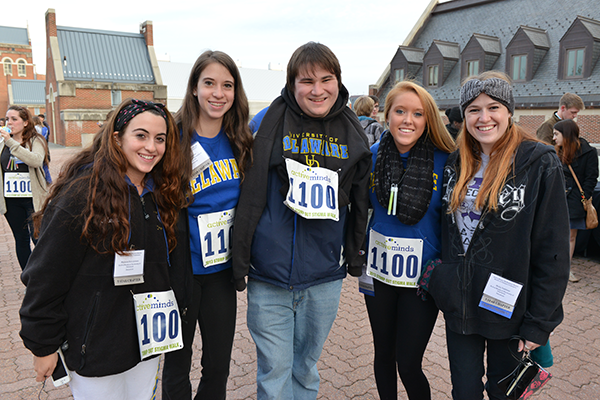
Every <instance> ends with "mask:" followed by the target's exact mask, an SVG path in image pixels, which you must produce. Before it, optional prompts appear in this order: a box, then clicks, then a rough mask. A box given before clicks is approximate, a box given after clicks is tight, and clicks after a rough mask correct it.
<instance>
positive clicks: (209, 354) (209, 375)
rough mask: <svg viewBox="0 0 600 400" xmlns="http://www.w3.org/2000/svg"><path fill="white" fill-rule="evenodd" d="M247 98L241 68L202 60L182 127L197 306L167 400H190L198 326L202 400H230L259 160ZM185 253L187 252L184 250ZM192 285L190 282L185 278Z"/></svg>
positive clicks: (210, 57)
mask: <svg viewBox="0 0 600 400" xmlns="http://www.w3.org/2000/svg"><path fill="white" fill-rule="evenodd" d="M248 113H249V107H248V99H247V98H246V94H245V92H244V87H243V85H242V80H241V77H240V73H239V71H238V68H237V66H236V64H235V62H234V61H233V59H232V58H231V57H229V56H228V55H227V54H225V53H223V52H220V51H205V52H204V53H202V54H201V55H200V57H198V59H197V60H196V62H195V64H194V66H193V67H192V71H191V73H190V77H189V79H188V85H187V90H186V94H185V97H184V101H183V105H182V107H181V109H180V110H179V111H178V112H177V114H176V115H175V121H176V122H177V127H178V128H179V131H180V135H181V148H182V155H181V158H182V160H183V161H184V165H185V168H184V171H186V174H187V175H188V176H190V178H189V179H188V182H190V185H191V191H192V196H193V201H192V203H191V204H190V205H189V207H188V208H187V210H185V211H184V212H183V215H182V217H181V218H182V219H183V220H184V221H186V224H185V225H184V226H183V228H182V229H181V231H182V233H183V236H184V238H182V239H181V242H182V243H181V247H182V249H184V250H185V251H183V257H182V258H179V257H176V258H175V260H174V261H175V262H181V263H183V264H184V265H186V270H189V271H193V278H192V277H191V276H190V277H189V280H190V281H193V290H192V292H193V300H192V302H191V304H190V305H189V307H188V309H187V313H186V316H185V317H184V326H183V339H184V345H185V346H184V348H183V349H181V350H178V351H175V352H172V353H168V354H166V355H165V363H164V368H163V381H162V391H163V395H162V398H163V399H165V400H166V399H187V400H189V399H191V398H192V387H191V383H190V369H191V365H192V345H193V342H194V335H195V333H196V323H197V324H198V326H199V328H200V335H201V336H202V359H201V365H202V376H201V378H200V383H199V384H198V390H197V393H196V395H195V396H194V398H195V399H197V400H200V399H211V400H212V399H215V400H219V399H225V396H226V392H227V378H228V376H229V364H230V361H231V350H232V348H233V336H234V334H235V319H236V311H237V309H236V307H237V295H236V291H235V288H234V285H233V278H232V269H231V232H232V230H233V221H234V216H235V213H236V207H237V204H238V197H239V194H240V184H241V182H242V181H243V180H244V175H245V173H246V165H247V164H249V163H250V160H251V159H252V142H253V139H252V134H251V133H250V129H249V128H248V125H247V124H248ZM180 250H181V249H180ZM186 280H187V279H186Z"/></svg>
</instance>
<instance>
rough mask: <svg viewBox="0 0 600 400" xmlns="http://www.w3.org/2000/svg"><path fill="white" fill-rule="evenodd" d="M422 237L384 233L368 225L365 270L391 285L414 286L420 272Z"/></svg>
mask: <svg viewBox="0 0 600 400" xmlns="http://www.w3.org/2000/svg"><path fill="white" fill-rule="evenodd" d="M422 258H423V240H422V239H407V238H396V237H387V236H384V235H382V234H380V233H379V232H376V231H374V230H373V229H371V231H370V232H369V256H368V259H367V274H368V275H369V276H372V277H373V278H375V279H377V280H379V281H381V282H383V283H386V284H388V285H391V286H400V287H409V288H415V287H416V286H417V281H418V280H419V276H420V275H421V264H422Z"/></svg>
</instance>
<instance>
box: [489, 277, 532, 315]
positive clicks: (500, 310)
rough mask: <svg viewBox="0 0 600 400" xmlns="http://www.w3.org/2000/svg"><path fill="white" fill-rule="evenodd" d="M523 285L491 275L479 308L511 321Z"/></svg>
mask: <svg viewBox="0 0 600 400" xmlns="http://www.w3.org/2000/svg"><path fill="white" fill-rule="evenodd" d="M521 289H523V285H521V284H520V283H517V282H513V281H511V280H508V279H506V278H503V277H501V276H499V275H496V274H491V275H490V279H488V282H487V284H486V285H485V289H483V296H482V297H481V301H480V302H479V307H481V308H485V309H486V310H488V311H491V312H493V313H496V314H498V315H501V316H503V317H506V318H508V319H510V318H511V317H512V314H513V311H514V309H515V304H516V303H517V298H518V297H519V293H521Z"/></svg>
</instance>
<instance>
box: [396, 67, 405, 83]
mask: <svg viewBox="0 0 600 400" xmlns="http://www.w3.org/2000/svg"><path fill="white" fill-rule="evenodd" d="M394 73H395V78H396V82H400V81H403V80H404V68H398V69H396V70H395V71H394Z"/></svg>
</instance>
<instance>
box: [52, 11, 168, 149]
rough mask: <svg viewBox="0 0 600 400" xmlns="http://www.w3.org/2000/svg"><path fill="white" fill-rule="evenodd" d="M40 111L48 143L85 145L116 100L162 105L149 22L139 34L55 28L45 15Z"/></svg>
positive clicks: (163, 93) (162, 89) (163, 99)
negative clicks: (44, 112) (49, 133)
mask: <svg viewBox="0 0 600 400" xmlns="http://www.w3.org/2000/svg"><path fill="white" fill-rule="evenodd" d="M46 41H47V43H46V46H47V49H48V51H47V52H46V54H47V57H48V58H47V60H46V98H47V100H46V108H47V110H48V113H47V115H48V121H47V122H48V124H49V125H50V127H51V131H52V132H54V136H53V137H51V138H50V140H51V141H53V142H55V143H58V144H61V145H64V146H80V145H86V144H87V143H89V142H90V141H91V138H92V136H93V135H94V134H95V133H96V132H97V131H98V123H99V122H101V121H104V120H105V119H106V116H107V114H108V113H109V112H110V111H111V110H112V109H113V108H114V107H116V106H117V105H118V104H119V103H120V102H121V101H122V100H125V99H127V98H130V97H133V98H139V99H144V100H152V101H157V102H161V103H166V101H167V87H166V86H165V85H163V84H162V78H161V75H160V71H159V68H158V63H157V61H156V55H155V53H154V39H153V29H152V22H151V21H146V22H144V23H142V24H141V26H140V32H139V33H127V32H111V31H100V30H91V29H81V28H70V27H61V26H57V24H56V12H55V10H54V9H48V11H47V12H46Z"/></svg>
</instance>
